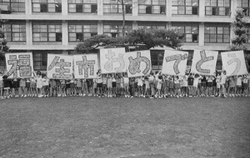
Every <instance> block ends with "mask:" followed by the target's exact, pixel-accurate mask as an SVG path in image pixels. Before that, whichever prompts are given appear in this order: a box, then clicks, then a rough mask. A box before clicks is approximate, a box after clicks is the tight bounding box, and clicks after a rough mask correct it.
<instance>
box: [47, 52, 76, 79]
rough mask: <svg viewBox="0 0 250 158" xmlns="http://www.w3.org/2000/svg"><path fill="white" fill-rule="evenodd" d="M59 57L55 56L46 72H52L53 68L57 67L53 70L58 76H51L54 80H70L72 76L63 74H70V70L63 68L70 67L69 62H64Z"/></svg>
mask: <svg viewBox="0 0 250 158" xmlns="http://www.w3.org/2000/svg"><path fill="white" fill-rule="evenodd" d="M59 59H60V57H59V56H55V57H54V59H53V61H52V62H51V64H50V65H49V67H48V71H50V70H52V69H53V68H54V67H58V68H56V69H55V72H56V73H58V74H53V78H54V79H60V78H71V77H72V74H65V73H70V69H67V68H65V67H69V68H70V67H71V62H65V61H64V59H60V61H59Z"/></svg>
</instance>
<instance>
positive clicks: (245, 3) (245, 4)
mask: <svg viewBox="0 0 250 158" xmlns="http://www.w3.org/2000/svg"><path fill="white" fill-rule="evenodd" d="M237 4H238V8H242V9H243V13H244V14H245V15H246V16H250V1H249V0H238V3H237Z"/></svg>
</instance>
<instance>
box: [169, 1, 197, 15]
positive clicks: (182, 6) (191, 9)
mask: <svg viewBox="0 0 250 158" xmlns="http://www.w3.org/2000/svg"><path fill="white" fill-rule="evenodd" d="M198 10H199V1H198V0H172V12H173V14H181V15H185V14H188V15H198Z"/></svg>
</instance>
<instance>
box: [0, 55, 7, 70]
mask: <svg viewBox="0 0 250 158" xmlns="http://www.w3.org/2000/svg"><path fill="white" fill-rule="evenodd" d="M5 65H6V62H5V58H0V72H3V71H1V70H5Z"/></svg>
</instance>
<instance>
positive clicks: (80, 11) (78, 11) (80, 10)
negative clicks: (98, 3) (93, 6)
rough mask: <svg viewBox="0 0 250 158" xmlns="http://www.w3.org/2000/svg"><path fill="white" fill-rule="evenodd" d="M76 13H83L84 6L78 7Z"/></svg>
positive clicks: (79, 5) (78, 5)
mask: <svg viewBox="0 0 250 158" xmlns="http://www.w3.org/2000/svg"><path fill="white" fill-rule="evenodd" d="M76 12H77V13H82V5H81V4H77V5H76Z"/></svg>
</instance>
